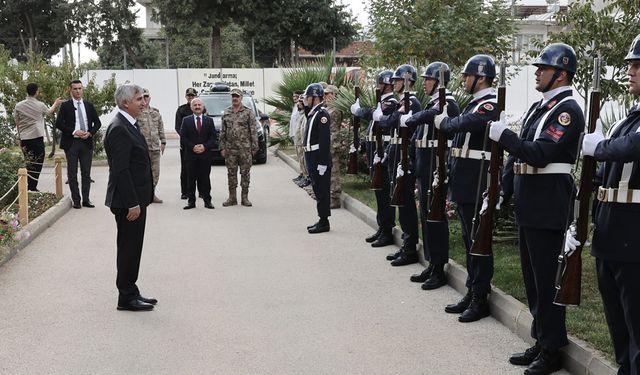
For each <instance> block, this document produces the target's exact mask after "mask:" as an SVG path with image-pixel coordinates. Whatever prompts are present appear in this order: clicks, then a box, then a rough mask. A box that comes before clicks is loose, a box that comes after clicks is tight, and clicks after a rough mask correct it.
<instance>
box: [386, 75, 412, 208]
mask: <svg viewBox="0 0 640 375" xmlns="http://www.w3.org/2000/svg"><path fill="white" fill-rule="evenodd" d="M410 76H411V75H410V74H409V73H405V74H404V76H403V77H402V78H404V99H403V101H404V112H405V113H409V111H410V110H411V100H410V99H409V77H410ZM399 125H400V123H398V128H399V129H400V139H401V140H402V144H401V145H400V165H401V167H402V171H403V172H404V174H403V175H402V176H400V177H397V178H396V184H395V186H394V188H393V194H392V195H391V205H392V206H394V207H404V205H405V204H406V203H409V204H411V203H412V202H405V201H404V197H405V195H406V194H405V190H406V189H407V179H406V175H407V173H409V157H408V156H409V128H408V127H406V126H405V127H400V126H399ZM396 147H397V146H396ZM394 167H395V166H394ZM410 188H411V189H413V186H411V187H410Z"/></svg>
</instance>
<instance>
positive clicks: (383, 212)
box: [372, 165, 396, 234]
mask: <svg viewBox="0 0 640 375" xmlns="http://www.w3.org/2000/svg"><path fill="white" fill-rule="evenodd" d="M382 170H383V172H382V190H375V196H376V204H377V207H378V210H377V212H376V221H377V223H378V227H380V229H382V232H383V233H388V234H391V231H392V230H393V227H395V226H396V208H395V207H391V193H390V189H391V185H390V183H389V173H388V171H387V167H386V166H384V165H383V167H382ZM372 177H373V176H372Z"/></svg>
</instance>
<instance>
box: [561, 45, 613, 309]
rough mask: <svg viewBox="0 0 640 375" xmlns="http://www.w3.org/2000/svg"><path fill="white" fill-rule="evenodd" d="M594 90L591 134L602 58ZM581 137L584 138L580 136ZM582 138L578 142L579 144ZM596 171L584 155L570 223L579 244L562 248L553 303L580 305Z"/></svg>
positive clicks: (595, 72) (597, 109)
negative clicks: (570, 251)
mask: <svg viewBox="0 0 640 375" xmlns="http://www.w3.org/2000/svg"><path fill="white" fill-rule="evenodd" d="M593 65H594V67H593V90H592V91H591V95H590V97H589V126H588V131H589V133H593V132H594V131H595V129H596V121H597V120H598V118H599V117H600V67H601V61H600V58H599V57H598V58H595V59H594V63H593ZM581 139H582V138H581ZM581 146H582V141H579V142H578V147H581ZM595 174H596V161H595V159H594V158H593V157H592V156H587V155H583V156H582V171H581V172H580V185H579V188H578V194H577V195H576V202H575V204H574V210H575V213H576V215H575V218H574V222H573V224H572V225H571V227H572V228H575V237H576V240H578V241H580V244H581V245H579V246H576V250H575V251H574V252H573V254H571V256H566V255H565V254H564V249H562V250H560V255H559V256H558V270H557V272H556V296H555V298H554V300H553V303H554V304H556V305H561V306H578V305H580V289H581V287H582V248H583V246H584V244H585V243H586V242H587V237H588V235H589V207H590V206H591V192H592V189H593V178H594V177H595Z"/></svg>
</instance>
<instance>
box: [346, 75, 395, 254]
mask: <svg viewBox="0 0 640 375" xmlns="http://www.w3.org/2000/svg"><path fill="white" fill-rule="evenodd" d="M391 77H393V71H391V70H383V71H381V72H380V73H378V77H377V85H378V89H380V94H381V96H380V102H381V108H382V113H383V114H385V115H390V114H392V113H393V112H394V111H395V110H396V109H397V108H398V101H397V100H396V98H395V97H394V96H393V84H392V83H391ZM374 110H375V108H362V107H360V99H357V100H356V102H355V103H354V104H353V105H352V106H351V113H352V114H353V115H354V116H357V117H359V118H363V119H366V120H369V126H368V127H367V138H366V140H365V142H364V144H365V149H366V152H367V163H368V164H369V165H368V166H369V176H370V177H371V178H373V175H374V172H375V169H376V168H377V165H379V166H380V172H381V174H380V177H381V180H382V183H381V187H382V188H381V189H380V190H375V191H374V193H375V196H376V206H377V211H376V222H377V224H378V230H377V231H376V232H375V233H374V234H372V235H371V236H369V237H367V238H366V239H365V241H367V242H368V243H370V244H371V246H372V247H382V246H388V245H393V234H392V231H393V227H395V225H396V209H395V207H391V191H390V182H389V171H388V170H387V163H382V159H383V158H384V157H383V158H380V157H378V155H377V154H378V150H377V149H376V135H375V131H376V129H375V127H374V124H375V123H376V122H375V121H373V117H372V115H373V111H374ZM380 130H381V131H382V142H383V147H384V148H385V149H386V148H387V146H388V145H389V140H390V139H391V136H390V129H389V128H385V129H383V128H380ZM382 152H383V153H384V151H382Z"/></svg>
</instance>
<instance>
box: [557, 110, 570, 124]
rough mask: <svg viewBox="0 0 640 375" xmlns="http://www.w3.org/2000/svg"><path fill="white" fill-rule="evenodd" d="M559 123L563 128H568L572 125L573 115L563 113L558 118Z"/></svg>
mask: <svg viewBox="0 0 640 375" xmlns="http://www.w3.org/2000/svg"><path fill="white" fill-rule="evenodd" d="M558 123H560V125H562V126H567V125H569V124H571V115H570V114H568V113H567V112H562V113H561V114H560V116H558Z"/></svg>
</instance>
